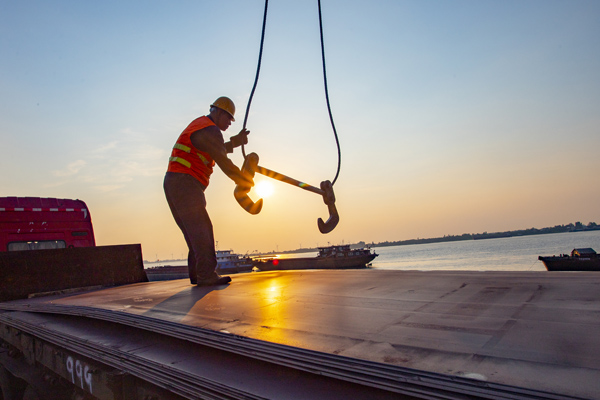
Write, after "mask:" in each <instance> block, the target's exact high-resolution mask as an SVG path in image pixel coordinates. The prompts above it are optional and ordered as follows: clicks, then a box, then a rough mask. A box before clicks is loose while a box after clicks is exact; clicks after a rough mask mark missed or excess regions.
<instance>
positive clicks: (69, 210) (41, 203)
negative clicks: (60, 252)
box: [0, 197, 96, 251]
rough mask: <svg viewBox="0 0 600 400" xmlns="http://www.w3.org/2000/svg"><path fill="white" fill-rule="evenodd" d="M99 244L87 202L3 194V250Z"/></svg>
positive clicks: (0, 242)
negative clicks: (4, 195)
mask: <svg viewBox="0 0 600 400" xmlns="http://www.w3.org/2000/svg"><path fill="white" fill-rule="evenodd" d="M95 245H96V241H95V239H94V229H93V228H92V219H91V217H90V212H89V210H88V207H87V205H86V204H85V203H84V202H83V201H81V200H70V199H55V198H42V197H0V251H19V250H43V249H64V248H71V247H92V246H95Z"/></svg>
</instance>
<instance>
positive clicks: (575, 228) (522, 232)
mask: <svg viewBox="0 0 600 400" xmlns="http://www.w3.org/2000/svg"><path fill="white" fill-rule="evenodd" d="M593 230H600V226H599V225H598V224H596V223H595V222H589V223H588V224H587V225H584V224H582V223H581V222H579V221H578V222H575V223H574V224H573V223H570V224H567V225H556V226H553V227H547V228H540V229H537V228H529V229H518V230H514V231H505V232H492V233H488V232H483V233H463V234H462V235H444V236H443V237H435V238H427V239H421V238H417V239H408V240H398V241H395V242H388V241H386V242H380V243H371V246H373V247H385V246H401V245H408V244H423V243H437V242H455V241H459V240H480V239H497V238H504V237H512V236H528V235H543V234H547V233H564V232H583V231H593Z"/></svg>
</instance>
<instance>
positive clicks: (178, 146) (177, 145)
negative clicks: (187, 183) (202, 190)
mask: <svg viewBox="0 0 600 400" xmlns="http://www.w3.org/2000/svg"><path fill="white" fill-rule="evenodd" d="M173 148H174V149H178V150H182V151H185V152H186V153H190V154H191V152H192V149H191V148H189V147H188V146H186V145H184V144H181V143H175V146H173ZM196 155H197V156H198V157H199V158H200V159H201V160H202V162H203V163H204V165H206V166H209V165H211V164H212V163H211V162H210V161H208V160H207V159H206V157H204V156H203V155H202V154H200V153H196ZM169 161H175V162H178V163H181V164H183V165H185V166H186V167H188V168H191V167H192V164H191V163H190V162H189V161H187V160H184V159H183V158H181V157H170V158H169Z"/></svg>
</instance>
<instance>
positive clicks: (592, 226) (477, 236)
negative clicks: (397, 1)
mask: <svg viewBox="0 0 600 400" xmlns="http://www.w3.org/2000/svg"><path fill="white" fill-rule="evenodd" d="M598 230H600V225H598V224H596V223H595V222H590V223H589V224H587V225H583V224H582V223H581V222H576V223H574V224H567V225H556V226H554V227H549V228H541V229H537V228H530V229H519V230H515V231H506V232H492V233H488V232H483V233H463V234H462V235H445V236H443V237H435V238H426V239H420V238H417V239H408V240H398V241H394V242H389V241H385V242H379V243H375V242H371V243H370V244H367V243H365V242H358V243H353V244H350V247H352V248H363V247H366V246H368V247H388V246H406V245H411V244H426V243H440V242H458V241H462V240H482V239H499V238H507V237H513V236H529V235H545V234H550V233H566V232H586V231H598ZM315 251H318V248H316V247H313V248H302V249H295V250H283V251H268V252H263V253H259V254H253V255H252V256H263V255H273V254H290V253H310V252H315ZM157 261H158V260H157ZM157 261H148V260H144V262H145V263H151V262H157ZM170 261H182V260H160V262H170Z"/></svg>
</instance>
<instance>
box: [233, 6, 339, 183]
mask: <svg viewBox="0 0 600 400" xmlns="http://www.w3.org/2000/svg"><path fill="white" fill-rule="evenodd" d="M318 6H319V32H320V38H321V59H322V62H323V83H324V86H325V101H326V103H327V112H328V113H329V121H330V122H331V127H332V129H333V135H334V137H335V143H336V145H337V153H338V164H337V171H336V173H335V178H333V181H332V182H331V184H332V185H333V184H335V182H336V181H337V179H338V176H339V175H340V169H341V165H342V150H341V148H340V140H339V138H338V134H337V130H336V129H335V123H334V122H333V115H332V113H331V105H330V103H329V90H328V88H327V67H326V64H325V44H324V40H323V18H322V16H321V0H318ZM268 8H269V0H265V12H264V15H263V24H262V33H261V37H260V50H259V52H258V65H257V67H256V76H255V78H254V85H253V86H252V91H251V92H250V98H249V99H248V105H247V106H246V115H245V116H244V126H243V128H244V129H246V123H247V122H248V114H249V113H250V105H251V104H252V98H253V97H254V92H255V91H256V86H257V84H258V77H259V75H260V65H261V62H262V53H263V46H264V41H265V31H266V26H267V10H268ZM242 154H243V156H244V159H246V150H245V148H244V145H243V144H242Z"/></svg>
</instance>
